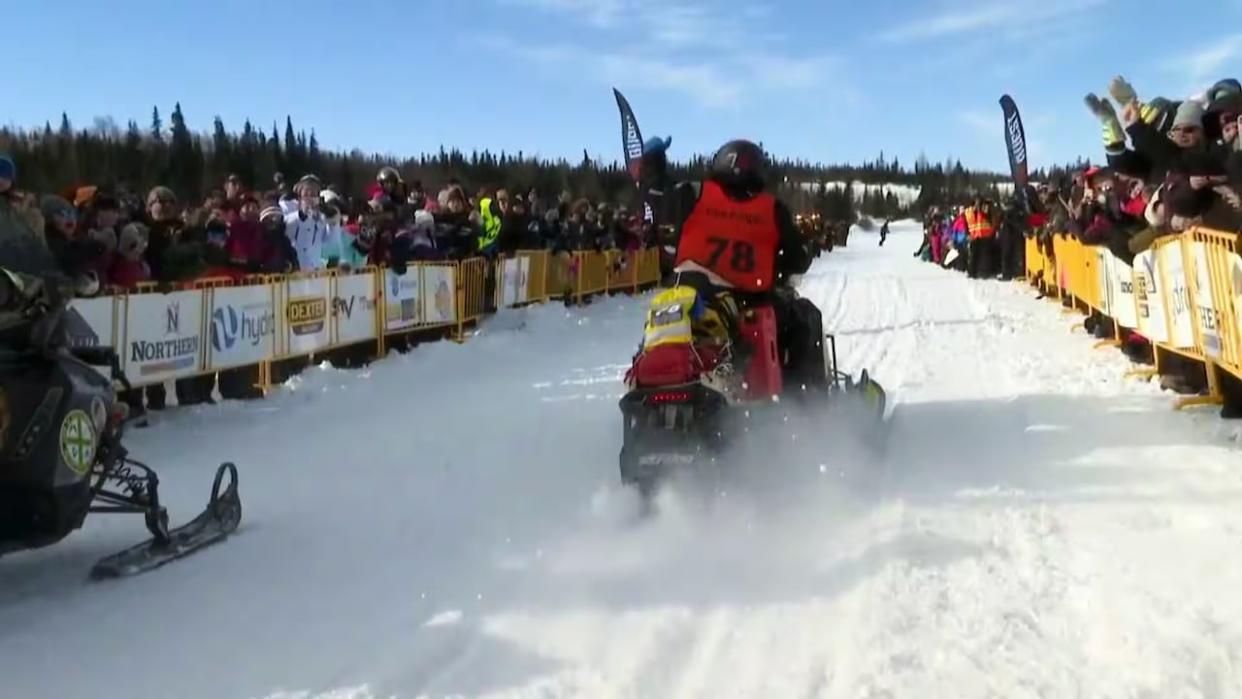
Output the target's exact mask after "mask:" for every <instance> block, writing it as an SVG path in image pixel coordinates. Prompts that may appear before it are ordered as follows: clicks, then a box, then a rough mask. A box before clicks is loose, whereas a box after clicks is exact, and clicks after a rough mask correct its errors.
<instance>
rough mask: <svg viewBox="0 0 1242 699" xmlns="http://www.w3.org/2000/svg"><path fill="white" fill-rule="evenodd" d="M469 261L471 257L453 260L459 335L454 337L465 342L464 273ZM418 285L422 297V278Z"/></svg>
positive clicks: (457, 340)
mask: <svg viewBox="0 0 1242 699" xmlns="http://www.w3.org/2000/svg"><path fill="white" fill-rule="evenodd" d="M469 262H470V260H469V259H465V260H456V261H454V262H453V265H454V268H455V269H456V272H454V274H453V278H454V280H455V281H454V282H453V285H454V286H456V287H457V293H456V294H454V296H455V297H456V298H457V335H456V337H454V338H453V339H454V340H455V341H456V342H459V343H460V342H465V338H466V321H465V320H464V318H465V316H466V283H465V277H466V275H465V274H464V271H465V269H466V264H468V263H469ZM418 286H419V296H420V297H421V296H422V281H421V278H420V280H419V285H418Z"/></svg>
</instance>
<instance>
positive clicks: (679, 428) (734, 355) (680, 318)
mask: <svg viewBox="0 0 1242 699" xmlns="http://www.w3.org/2000/svg"><path fill="white" fill-rule="evenodd" d="M776 293H781V294H788V295H789V296H790V297H792V298H789V299H788V301H789V303H787V304H784V305H785V306H786V307H788V308H791V309H793V312H794V313H798V314H799V315H800V316H801V319H802V322H800V323H792V324H790V327H791V330H790V331H789V332H787V333H785V334H784V336H783V337H782V335H781V333H778V325H777V314H776V307H775V305H774V304H773V302H772V300H771V299H770V298H769V299H757V300H749V301H747V300H742V301H740V302H738V303H736V305H735V306H734V307H733V308H732V309H730V308H727V307H726V308H724V309H713V308H708V307H707V304H705V303H704V302H703V300H702V299H701V298H700V295H699V294H698V292H696V291H695V290H694V289H693V288H691V287H689V286H681V285H678V286H673V287H671V288H669V289H665V290H663V291H662V292H660V293H659V294H657V295H656V297H655V298H654V299H653V300H652V301H651V305H650V308H649V310H648V313H647V324H646V329H645V333H644V338H643V344H642V347H641V348H640V349H639V351H638V353H637V354H636V355H635V356H634V358H633V363H632V365H631V367H630V369H629V370H628V371H627V372H626V375H625V383H626V387H627V389H628V391H627V393H626V394H625V396H623V397H622V399H621V403H620V405H621V413H622V416H623V418H624V432H623V435H624V436H623V441H622V447H621V479H622V481H623V482H624V483H626V484H627V485H631V486H634V487H636V488H637V489H638V490H639V492H640V493H642V494H643V496H644V497H650V496H651V495H652V494H653V493H654V492H655V490H656V489H657V488H658V486H659V484H660V483H661V482H662V481H663V480H664V479H665V477H667V476H669V475H670V474H671V473H673V472H674V471H683V470H689V471H699V470H702V469H705V468H706V469H709V470H710V469H713V468H716V467H717V465H718V462H719V458H720V457H721V456H722V455H723V453H724V451H725V449H726V448H727V447H729V446H731V444H730V442H731V441H732V440H733V438H735V437H736V436H738V435H740V434H743V433H745V432H747V430H745V429H743V428H742V427H740V426H739V424H738V423H739V421H741V420H746V419H749V418H750V417H752V415H754V414H755V413H757V412H759V413H762V412H763V411H768V410H772V409H777V410H788V409H790V408H798V407H802V408H812V409H813V408H815V407H817V406H824V407H835V406H838V405H840V404H841V403H843V402H844V403H849V404H853V405H855V406H861V410H856V411H854V412H853V413H851V414H850V415H849V416H848V417H849V418H850V419H851V420H854V419H855V418H856V417H857V416H858V415H860V414H861V415H864V416H865V419H864V421H863V422H862V423H857V422H855V423H853V427H854V429H856V430H862V431H867V432H872V431H874V432H875V433H876V434H878V433H879V432H878V429H877V428H878V427H879V426H882V424H883V418H884V412H885V402H886V396H885V393H884V390H883V388H881V387H880V385H879V384H877V383H876V382H875V381H873V380H871V378H870V377H869V376H868V374H867V372H866V371H863V372H862V374H861V375H860V376H859V378H858V380H854V379H853V378H852V377H851V376H849V375H848V374H845V373H843V372H841V371H839V370H838V368H837V357H836V341H835V338H834V337H833V336H832V335H826V334H824V332H823V329H822V321H821V318H820V313H819V310H818V309H817V308H816V307H815V306H814V304H812V303H811V302H810V301H809V300H808V299H803V298H797V297H796V293H795V292H794V291H793V290H792V289H791V288H782V289H779V290H778V291H777V292H776ZM730 316H734V318H733V319H730ZM730 325H732V326H733V327H729V326H730ZM782 340H783V341H784V343H785V344H786V345H787V346H781V342H782ZM842 399H845V400H844V401H843V400H842Z"/></svg>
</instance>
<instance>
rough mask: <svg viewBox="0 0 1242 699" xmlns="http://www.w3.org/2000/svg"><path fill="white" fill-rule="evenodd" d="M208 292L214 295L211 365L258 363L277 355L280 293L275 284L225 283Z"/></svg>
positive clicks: (209, 355) (208, 362)
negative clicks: (278, 295)
mask: <svg viewBox="0 0 1242 699" xmlns="http://www.w3.org/2000/svg"><path fill="white" fill-rule="evenodd" d="M204 293H209V294H210V295H211V296H210V298H211V301H210V314H211V315H210V316H209V320H208V322H209V323H210V333H211V338H210V339H211V341H210V342H209V343H207V368H208V369H216V370H218V369H228V368H230V367H237V366H246V365H249V364H258V363H259V362H262V361H266V360H269V359H271V358H272V357H273V356H275V354H276V298H275V296H276V294H274V293H273V290H272V287H270V286H268V285H266V284H264V285H261V286H233V287H221V288H218V289H211V290H210V291H208V292H204Z"/></svg>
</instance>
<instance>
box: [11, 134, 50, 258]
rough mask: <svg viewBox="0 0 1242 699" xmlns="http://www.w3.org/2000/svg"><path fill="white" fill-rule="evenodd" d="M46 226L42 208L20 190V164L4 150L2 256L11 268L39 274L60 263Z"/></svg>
mask: <svg viewBox="0 0 1242 699" xmlns="http://www.w3.org/2000/svg"><path fill="white" fill-rule="evenodd" d="M43 226H44V221H43V215H42V213H40V212H39V208H38V207H37V206H33V205H32V204H31V203H30V202H29V201H28V199H27V197H25V196H23V195H20V194H19V193H18V191H17V165H16V164H15V163H14V162H13V160H12V159H10V158H9V157H8V156H5V155H3V154H0V259H2V260H3V263H4V265H5V266H6V267H7V268H8V269H10V270H12V271H14V272H23V273H27V274H39V273H41V272H44V271H46V270H48V269H51V268H54V267H55V266H56V261H55V260H54V259H53V257H52V254H51V252H50V251H49V250H48V249H47V245H46V244H45V243H44V241H43Z"/></svg>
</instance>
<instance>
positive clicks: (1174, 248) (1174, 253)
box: [1159, 242, 1195, 349]
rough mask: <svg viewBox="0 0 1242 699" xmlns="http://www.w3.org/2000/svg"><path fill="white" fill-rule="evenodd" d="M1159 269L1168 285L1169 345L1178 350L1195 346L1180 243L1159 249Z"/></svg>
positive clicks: (1166, 292)
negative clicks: (1161, 270) (1162, 271)
mask: <svg viewBox="0 0 1242 699" xmlns="http://www.w3.org/2000/svg"><path fill="white" fill-rule="evenodd" d="M1159 257H1160V263H1159V264H1160V267H1161V268H1162V269H1163V270H1164V279H1165V281H1166V282H1167V283H1168V288H1166V289H1165V295H1164V302H1165V304H1167V307H1168V313H1169V344H1171V345H1172V346H1173V347H1177V348H1179V349H1187V348H1193V347H1194V346H1195V329H1194V324H1193V320H1192V319H1191V317H1190V313H1191V309H1190V288H1189V287H1188V286H1187V285H1186V269H1185V266H1184V264H1183V261H1182V246H1181V244H1180V243H1176V242H1175V243H1173V244H1171V245H1165V246H1163V247H1161V248H1160V253H1159Z"/></svg>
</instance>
